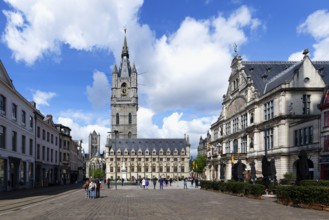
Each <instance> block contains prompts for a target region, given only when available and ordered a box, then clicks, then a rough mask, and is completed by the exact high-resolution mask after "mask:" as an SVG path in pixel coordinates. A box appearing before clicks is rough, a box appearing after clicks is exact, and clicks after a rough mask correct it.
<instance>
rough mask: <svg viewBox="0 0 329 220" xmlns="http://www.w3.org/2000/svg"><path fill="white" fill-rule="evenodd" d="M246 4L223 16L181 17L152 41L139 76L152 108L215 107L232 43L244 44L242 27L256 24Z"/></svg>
mask: <svg viewBox="0 0 329 220" xmlns="http://www.w3.org/2000/svg"><path fill="white" fill-rule="evenodd" d="M259 24H260V21H259V20H257V19H255V18H253V17H252V14H251V11H250V9H249V8H248V7H246V6H242V7H240V8H238V9H237V10H236V11H234V12H233V13H232V14H231V15H230V16H229V17H228V18H225V17H223V16H221V15H218V16H217V17H213V18H209V19H206V20H196V19H194V18H190V17H188V18H186V19H185V20H184V21H183V22H182V23H181V25H180V27H179V29H178V30H177V31H176V32H175V33H172V34H171V35H169V36H167V35H164V36H162V37H161V38H160V39H158V40H157V41H156V42H155V44H154V53H153V58H154V59H152V60H150V61H149V62H146V64H144V68H146V69H151V70H153V71H154V72H152V74H146V75H145V76H144V75H143V77H142V79H141V81H142V83H143V84H145V85H147V86H146V87H145V88H143V90H144V91H145V92H146V93H147V94H148V99H149V100H148V104H149V106H152V108H153V109H156V110H164V109H168V108H171V109H177V108H178V109H184V108H193V109H196V110H204V111H216V112H217V111H218V109H219V101H220V97H222V94H224V93H225V90H226V88H227V81H228V78H229V74H230V63H231V60H232V49H233V48H232V45H233V44H234V43H236V44H238V45H240V46H241V45H243V44H245V43H246V42H247V37H246V35H245V33H244V31H245V29H246V28H247V29H248V28H249V29H253V28H256V26H258V25H259Z"/></svg>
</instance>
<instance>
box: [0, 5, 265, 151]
mask: <svg viewBox="0 0 329 220" xmlns="http://www.w3.org/2000/svg"><path fill="white" fill-rule="evenodd" d="M6 2H8V3H9V4H11V6H12V8H13V10H11V11H9V10H7V11H4V13H5V15H6V17H7V24H6V29H5V32H4V33H3V35H2V40H3V42H4V43H6V44H7V46H8V47H9V48H10V49H11V51H12V53H13V57H14V58H15V59H16V60H17V61H23V62H26V63H27V64H30V65H32V64H33V63H34V62H35V61H36V60H38V59H41V58H42V57H44V56H53V55H55V56H56V57H57V58H58V56H60V53H61V51H60V49H61V46H62V45H63V44H66V45H67V46H68V47H70V48H72V49H75V50H86V51H90V50H93V49H98V48H105V49H108V50H110V51H111V52H113V54H114V56H115V58H116V64H119V62H120V59H121V56H120V55H121V48H122V43H123V27H127V29H128V31H127V39H128V46H129V53H130V60H131V62H132V63H136V67H137V71H138V72H139V73H143V72H145V74H142V75H140V76H139V82H140V84H143V85H145V86H140V87H139V96H140V99H139V100H140V106H144V108H141V107H140V108H139V112H138V117H139V118H138V120H139V121H140V123H138V125H139V127H138V129H139V130H140V131H142V132H139V134H140V135H143V137H183V136H184V133H186V134H189V135H190V140H191V143H193V145H192V146H193V147H196V146H197V143H198V140H199V138H200V135H201V134H200V132H201V133H206V132H207V130H208V129H209V127H210V124H211V122H213V121H214V120H215V117H217V116H218V113H219V111H220V101H221V97H222V95H223V94H224V93H225V92H226V88H227V81H228V77H229V74H230V64H231V60H232V52H233V47H232V45H233V44H234V43H236V44H237V45H239V47H240V46H242V45H243V44H245V43H246V42H247V40H248V39H247V36H246V34H245V31H246V30H254V29H256V28H257V27H258V26H259V25H260V24H261V22H260V21H259V20H258V19H255V18H253V16H252V12H251V10H250V9H249V8H248V7H246V6H242V7H240V8H238V9H237V10H235V11H233V13H232V14H231V15H229V16H228V17H224V16H222V15H221V14H219V15H217V16H214V17H211V18H209V19H204V20H196V19H194V18H191V17H187V18H185V20H184V21H182V23H181V24H180V26H179V28H178V30H177V31H176V32H174V33H170V34H168V35H163V36H161V37H160V38H159V39H156V38H155V33H153V32H152V30H150V28H149V26H148V25H147V24H140V23H139V18H138V14H137V13H138V10H139V9H140V7H141V6H142V4H143V1H142V0H131V1H129V2H128V1H116V0H111V1H100V0H99V1H98V3H97V4H94V3H92V4H91V2H93V1H91V0H72V1H65V0H48V1H41V0H39V1H38V0H34V1H32V0H26V1H17V0H6ZM88 3H89V4H88ZM91 5H92V6H91ZM95 24H97V25H95ZM95 68H97V67H95ZM104 77H105V74H104V73H101V72H97V71H96V72H94V76H93V84H92V85H91V86H90V85H89V86H87V89H86V90H87V95H88V99H89V101H91V102H92V103H93V105H94V106H95V107H100V106H102V105H104V103H105V99H106V98H108V97H109V96H108V94H107V93H108V91H109V88H108V81H107V80H105V79H104ZM187 109H188V110H189V112H192V111H201V112H207V114H208V115H214V117H212V116H210V117H204V118H195V119H193V120H183V116H187V114H189V113H188V112H187V111H186V110H187ZM159 111H160V112H165V111H174V112H175V113H172V114H170V115H168V116H166V117H165V118H164V119H163V121H162V124H160V125H155V124H154V123H153V121H152V118H153V117H154V116H155V115H157V112H159ZM81 118H83V117H82V116H81V115H80V120H81ZM187 118H189V117H187ZM83 120H87V119H83ZM59 121H63V122H65V123H67V124H66V125H67V126H69V127H71V129H72V133H73V134H74V135H73V136H74V137H76V139H80V138H83V137H84V138H87V137H88V135H89V133H90V132H92V131H93V130H94V129H95V130H96V132H100V130H101V131H102V132H103V133H102V134H101V135H102V136H103V137H106V135H107V133H106V132H107V131H108V130H109V128H108V127H109V126H108V124H107V125H104V122H103V121H102V120H99V122H90V121H89V123H90V124H91V125H89V126H88V125H81V123H79V124H78V122H77V121H73V120H72V116H69V115H67V116H61V117H60V118H59ZM108 122H109V119H108ZM102 123H103V124H102ZM84 143H87V142H85V139H84Z"/></svg>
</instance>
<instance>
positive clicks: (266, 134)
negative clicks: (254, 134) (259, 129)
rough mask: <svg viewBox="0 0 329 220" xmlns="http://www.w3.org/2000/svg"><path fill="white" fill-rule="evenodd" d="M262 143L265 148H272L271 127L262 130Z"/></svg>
mask: <svg viewBox="0 0 329 220" xmlns="http://www.w3.org/2000/svg"><path fill="white" fill-rule="evenodd" d="M264 144H265V149H266V150H270V149H273V128H269V129H266V130H265V131H264Z"/></svg>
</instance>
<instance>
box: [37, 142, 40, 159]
mask: <svg viewBox="0 0 329 220" xmlns="http://www.w3.org/2000/svg"><path fill="white" fill-rule="evenodd" d="M37 159H38V160H40V144H37Z"/></svg>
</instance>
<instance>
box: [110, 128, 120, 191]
mask: <svg viewBox="0 0 329 220" xmlns="http://www.w3.org/2000/svg"><path fill="white" fill-rule="evenodd" d="M109 133H111V134H114V163H115V177H114V178H115V179H114V183H115V184H114V185H115V190H117V175H118V164H117V146H116V145H117V136H118V134H119V133H120V132H119V131H118V130H114V131H112V132H109Z"/></svg>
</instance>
